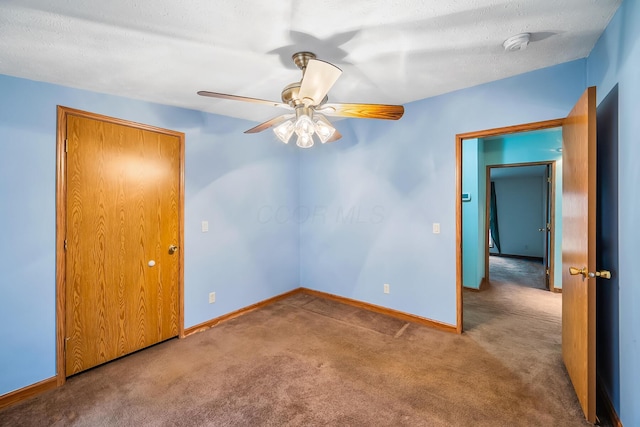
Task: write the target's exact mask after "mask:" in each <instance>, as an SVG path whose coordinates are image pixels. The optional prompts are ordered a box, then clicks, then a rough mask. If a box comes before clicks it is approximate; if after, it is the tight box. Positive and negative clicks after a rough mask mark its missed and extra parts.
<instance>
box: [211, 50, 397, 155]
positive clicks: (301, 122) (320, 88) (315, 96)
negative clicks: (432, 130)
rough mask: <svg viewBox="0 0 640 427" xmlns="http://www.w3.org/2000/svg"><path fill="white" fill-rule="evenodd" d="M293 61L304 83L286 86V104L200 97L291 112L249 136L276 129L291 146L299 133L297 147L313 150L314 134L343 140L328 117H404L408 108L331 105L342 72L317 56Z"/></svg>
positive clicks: (302, 54)
mask: <svg viewBox="0 0 640 427" xmlns="http://www.w3.org/2000/svg"><path fill="white" fill-rule="evenodd" d="M292 59H293V62H294V63H295V64H296V66H297V67H298V68H299V69H300V70H302V80H300V81H299V82H294V83H291V84H289V85H287V86H285V88H284V89H283V90H282V102H277V101H268V100H265V99H258V98H248V97H244V96H237V95H227V94H224V93H217V92H208V91H204V90H202V91H199V92H198V95H201V96H209V97H212V98H221V99H229V100H233V101H243V102H252V103H256V104H263V105H271V106H273V107H279V108H283V109H286V110H289V112H288V113H286V114H283V115H280V116H278V117H274V118H273V119H270V120H267V121H266V122H264V123H261V124H259V125H258V126H255V127H253V128H251V129H249V130H247V131H245V133H258V132H262V131H263V130H266V129H269V128H271V127H273V131H274V133H275V134H276V136H277V137H278V138H279V139H280V140H281V141H282V142H284V143H288V142H289V139H290V138H291V137H292V136H293V134H294V133H295V134H296V135H297V141H296V144H297V145H298V146H299V147H302V148H309V147H311V146H313V143H314V141H313V135H314V134H315V135H316V136H317V138H318V139H319V140H320V141H321V142H322V143H325V142H333V141H336V140H338V139H340V138H341V137H342V135H340V132H338V131H337V130H336V129H335V128H334V127H333V126H332V125H331V123H330V122H329V120H328V119H327V118H326V117H325V116H330V117H352V118H364V119H385V120H398V119H399V118H400V117H402V115H403V114H404V107H403V106H401V105H384V104H343V103H330V102H328V97H327V93H328V92H329V89H331V87H332V86H333V85H334V83H335V82H336V81H337V80H338V77H340V75H341V74H342V70H341V69H340V68H338V67H336V66H335V65H333V64H330V63H328V62H326V61H321V60H319V59H316V55H314V54H313V53H311V52H298V53H295V54H294V55H293V56H292Z"/></svg>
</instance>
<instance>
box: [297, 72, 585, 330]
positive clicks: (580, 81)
mask: <svg viewBox="0 0 640 427" xmlns="http://www.w3.org/2000/svg"><path fill="white" fill-rule="evenodd" d="M585 87H586V76H585V60H577V61H573V62H569V63H565V64H561V65H558V66H554V67H550V68H546V69H542V70H538V71H534V72H531V73H527V74H523V75H519V76H515V77H512V78H509V79H504V80H500V81H496V82H492V83H488V84H484V85H481V86H476V87H472V88H469V89H464V90H460V91H456V92H452V93H449V94H446V95H442V96H438V97H434V98H429V99H425V100H422V101H417V102H413V103H410V104H408V105H406V106H405V109H406V112H405V116H404V117H403V118H402V120H400V121H398V122H386V121H364V120H361V121H356V120H345V121H342V122H338V124H337V126H338V128H339V130H340V132H341V133H342V134H343V135H344V138H343V140H342V141H340V142H339V143H337V144H336V146H335V147H331V149H330V150H329V149H326V147H317V149H316V148H313V149H311V150H307V151H301V152H300V186H301V188H302V189H303V191H301V194H300V203H301V204H302V205H303V206H308V207H310V208H317V209H320V210H322V212H325V213H326V215H325V216H324V217H323V218H322V219H320V220H308V221H302V222H301V224H300V283H301V285H303V286H306V287H310V288H313V289H318V290H320V291H324V292H329V293H332V294H337V295H341V296H345V297H349V298H355V299H358V300H362V301H366V302H369V303H373V304H378V305H382V306H386V307H390V308H392V309H396V310H400V311H406V312H409V313H414V314H417V315H420V316H424V317H427V318H430V319H434V320H437V321H440V322H443V323H447V324H452V325H453V324H455V322H456V287H455V274H456V273H455V272H456V268H455V262H456V247H455V239H456V236H455V218H456V214H455V206H456V204H455V194H456V189H455V135H456V134H458V133H464V132H470V131H476V130H481V129H489V128H495V127H502V126H510V125H515V124H520V123H527V122H533V121H541V120H550V119H556V118H560V117H565V116H566V115H567V114H568V112H569V111H570V110H571V108H572V107H573V105H574V104H575V102H576V101H577V100H578V98H579V97H580V95H581V94H582V92H583V91H584V89H585ZM350 209H352V210H353V212H356V211H357V212H359V213H360V216H359V217H358V216H355V215H354V216H353V217H352V218H351V219H350V220H344V218H343V217H341V216H340V215H339V213H340V212H345V211H349V210H350ZM434 222H437V223H440V224H441V233H440V234H433V233H432V228H431V225H432V223H434ZM384 283H389V284H390V290H391V292H390V294H388V295H386V294H384V293H383V292H382V289H383V284H384Z"/></svg>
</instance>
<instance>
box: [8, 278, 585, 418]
mask: <svg viewBox="0 0 640 427" xmlns="http://www.w3.org/2000/svg"><path fill="white" fill-rule="evenodd" d="M464 298H465V302H464V317H465V323H464V325H465V330H466V332H465V333H464V334H463V335H456V334H453V333H448V332H441V331H438V330H435V329H431V328H428V327H424V326H420V325H417V324H413V323H411V324H407V323H405V322H403V321H400V320H397V319H395V318H391V317H387V316H384V315H380V314H376V313H372V312H369V311H366V310H362V309H359V308H355V307H352V306H349V305H344V304H341V303H337V302H334V301H331V300H327V299H324V298H318V297H314V296H311V295H308V294H304V293H299V294H296V295H293V296H291V297H289V298H287V299H285V300H282V301H280V302H277V303H274V304H271V305H269V306H267V307H264V308H262V309H259V310H256V311H253V312H251V313H248V314H246V315H244V316H241V317H238V318H236V319H233V320H231V321H228V322H226V323H223V324H221V325H219V326H217V327H215V328H212V329H209V330H207V331H205V332H202V333H198V334H195V335H192V336H190V337H188V338H186V339H184V340H177V339H174V340H170V341H167V342H164V343H161V344H159V345H156V346H154V347H151V348H149V349H146V350H143V351H140V352H138V353H135V354H132V355H130V356H127V357H124V358H121V359H119V360H116V361H114V362H111V363H108V364H106V365H103V366H100V367H98V368H95V369H92V370H90V371H87V372H85V373H81V374H79V375H76V376H74V377H72V378H70V379H69V380H68V382H67V384H66V385H64V386H63V387H61V388H58V389H55V390H51V391H49V392H46V393H43V394H42V395H39V396H37V397H35V398H32V399H30V400H27V401H24V402H21V403H19V404H17V405H14V406H12V407H9V408H5V409H4V410H0V425H2V426H583V425H588V424H587V423H585V422H584V421H583V416H582V413H581V410H580V408H579V406H578V403H577V399H576V397H575V395H574V393H573V390H572V387H571V384H570V383H569V380H568V378H567V375H566V373H565V371H564V368H563V367H562V362H561V360H560V324H559V304H560V298H561V296H560V295H557V294H552V293H550V292H545V291H541V290H537V289H532V288H528V287H522V286H515V285H511V284H508V283H500V284H497V285H494V286H491V288H490V289H489V290H488V291H486V292H479V293H472V292H465V294H464Z"/></svg>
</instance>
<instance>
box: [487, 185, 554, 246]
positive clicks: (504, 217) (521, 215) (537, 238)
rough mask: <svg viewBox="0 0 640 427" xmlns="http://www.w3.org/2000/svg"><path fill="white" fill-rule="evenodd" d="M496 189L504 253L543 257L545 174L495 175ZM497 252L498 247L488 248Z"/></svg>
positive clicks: (501, 243)
mask: <svg viewBox="0 0 640 427" xmlns="http://www.w3.org/2000/svg"><path fill="white" fill-rule="evenodd" d="M492 181H493V182H494V185H495V189H496V195H497V197H496V201H497V211H498V220H499V221H498V229H499V232H500V247H501V249H502V253H503V254H507V255H522V256H530V257H538V258H543V257H544V240H545V234H546V233H541V232H540V231H538V229H539V228H540V227H543V226H544V224H545V223H546V218H545V215H544V213H545V205H546V199H545V198H544V194H543V186H544V184H545V182H544V181H545V180H544V178H543V177H542V176H521V177H505V178H495V179H492ZM489 252H491V253H497V252H498V251H497V250H496V248H491V249H490V250H489Z"/></svg>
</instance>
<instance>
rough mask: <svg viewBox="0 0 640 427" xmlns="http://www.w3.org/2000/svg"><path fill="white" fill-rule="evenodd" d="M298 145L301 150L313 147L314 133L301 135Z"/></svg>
mask: <svg viewBox="0 0 640 427" xmlns="http://www.w3.org/2000/svg"><path fill="white" fill-rule="evenodd" d="M296 145H297V146H298V147H300V148H310V147H313V134H312V133H301V134H299V135H298V140H297V141H296Z"/></svg>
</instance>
